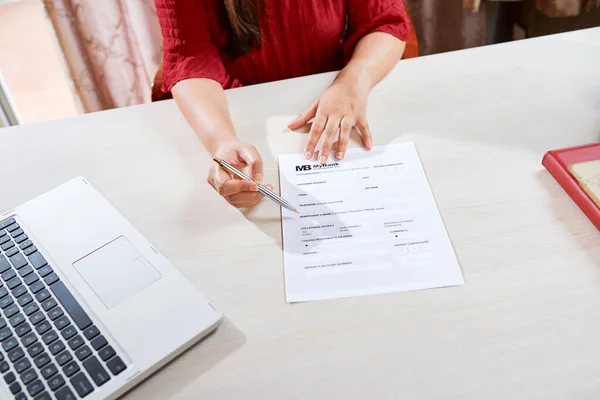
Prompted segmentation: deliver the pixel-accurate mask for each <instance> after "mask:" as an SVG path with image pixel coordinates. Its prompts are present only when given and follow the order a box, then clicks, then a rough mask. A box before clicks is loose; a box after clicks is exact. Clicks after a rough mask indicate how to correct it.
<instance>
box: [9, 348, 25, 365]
mask: <svg viewBox="0 0 600 400" xmlns="http://www.w3.org/2000/svg"><path fill="white" fill-rule="evenodd" d="M24 356H25V352H24V351H23V349H22V348H20V347H17V348H16V349H14V350H13V351H11V352H10V353H8V359H9V360H10V362H12V363H13V364H14V363H16V362H17V361H19V360H20V359H21V358H23V357H24Z"/></svg>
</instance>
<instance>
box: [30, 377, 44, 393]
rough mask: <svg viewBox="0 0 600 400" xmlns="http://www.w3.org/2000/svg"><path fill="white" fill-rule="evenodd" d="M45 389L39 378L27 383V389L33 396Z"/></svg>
mask: <svg viewBox="0 0 600 400" xmlns="http://www.w3.org/2000/svg"><path fill="white" fill-rule="evenodd" d="M43 390H44V384H43V383H42V381H40V380H39V379H38V380H37V381H34V382H33V383H30V384H29V385H27V391H28V392H29V394H30V395H32V396H37V395H38V394H40V393H41V392H42V391H43Z"/></svg>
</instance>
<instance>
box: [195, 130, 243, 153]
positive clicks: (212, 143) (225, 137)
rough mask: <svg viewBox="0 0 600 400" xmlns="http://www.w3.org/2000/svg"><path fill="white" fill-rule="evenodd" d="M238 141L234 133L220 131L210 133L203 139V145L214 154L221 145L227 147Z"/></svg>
mask: <svg viewBox="0 0 600 400" xmlns="http://www.w3.org/2000/svg"><path fill="white" fill-rule="evenodd" d="M237 142H239V139H238V138H237V136H236V135H235V133H221V134H219V135H210V136H209V137H208V138H207V139H206V140H205V141H204V146H205V147H206V150H208V152H209V153H210V154H211V155H212V156H214V155H215V154H216V153H217V152H218V151H219V149H222V148H223V147H229V146H230V144H232V143H237Z"/></svg>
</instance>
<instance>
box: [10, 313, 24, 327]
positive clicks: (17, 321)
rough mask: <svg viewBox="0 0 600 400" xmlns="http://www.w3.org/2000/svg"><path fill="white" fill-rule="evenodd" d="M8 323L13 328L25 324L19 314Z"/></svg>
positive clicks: (22, 316) (21, 315)
mask: <svg viewBox="0 0 600 400" xmlns="http://www.w3.org/2000/svg"><path fill="white" fill-rule="evenodd" d="M8 321H9V322H10V325H11V326H12V327H13V328H14V327H15V326H18V325H19V324H22V323H23V322H25V316H24V315H23V314H21V313H18V314H17V315H15V316H14V317H12V318H11V319H9V320H8Z"/></svg>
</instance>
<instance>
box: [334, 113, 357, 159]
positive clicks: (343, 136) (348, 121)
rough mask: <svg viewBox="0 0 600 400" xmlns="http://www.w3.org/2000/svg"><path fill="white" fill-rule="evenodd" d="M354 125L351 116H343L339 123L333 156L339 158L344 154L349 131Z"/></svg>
mask: <svg viewBox="0 0 600 400" xmlns="http://www.w3.org/2000/svg"><path fill="white" fill-rule="evenodd" d="M353 127H354V121H353V120H352V118H349V117H344V118H343V119H342V122H341V123H340V138H339V140H338V143H337V149H336V151H335V158H337V159H338V160H341V159H342V158H344V156H345V155H346V148H347V147H348V141H349V140H350V133H351V132H352V128H353Z"/></svg>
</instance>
